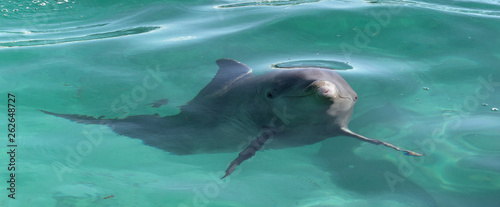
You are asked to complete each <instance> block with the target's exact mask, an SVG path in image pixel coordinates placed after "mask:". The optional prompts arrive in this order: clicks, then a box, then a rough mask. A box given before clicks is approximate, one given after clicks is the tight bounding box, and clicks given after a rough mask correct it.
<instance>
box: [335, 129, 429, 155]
mask: <svg viewBox="0 0 500 207" xmlns="http://www.w3.org/2000/svg"><path fill="white" fill-rule="evenodd" d="M342 131H343V132H344V135H346V136H349V137H354V138H356V139H359V140H361V141H363V142H368V143H372V144H374V145H384V146H386V147H390V148H392V149H395V150H397V151H401V152H403V153H404V154H405V155H411V156H423V155H424V154H420V153H417V152H413V151H409V150H404V149H401V148H399V147H397V146H395V145H393V144H391V143H387V142H384V141H380V140H378V139H370V138H368V137H365V136H363V135H359V134H356V133H354V132H352V131H351V130H349V129H348V128H342Z"/></svg>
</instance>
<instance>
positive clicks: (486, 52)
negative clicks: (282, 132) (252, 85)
mask: <svg viewBox="0 0 500 207" xmlns="http://www.w3.org/2000/svg"><path fill="white" fill-rule="evenodd" d="M220 58H231V59H235V60H237V61H240V62H242V63H244V64H246V65H248V66H249V67H251V68H252V69H253V72H254V73H256V74H265V73H266V72H269V71H270V70H273V69H272V66H273V65H274V66H276V65H278V66H279V65H280V64H281V65H285V66H290V65H291V66H301V65H315V66H321V67H328V68H332V69H335V70H337V71H338V73H339V74H340V75H341V76H342V77H344V78H345V79H346V80H347V82H349V84H350V85H351V86H352V88H353V89H354V90H355V91H356V93H357V94H358V96H359V99H358V101H357V103H356V107H355V108H354V114H353V116H352V119H351V122H350V124H349V127H350V128H351V129H352V130H353V131H356V132H359V133H360V134H363V135H366V136H369V137H374V138H378V139H381V140H384V141H387V142H390V143H393V144H396V145H398V146H401V147H403V148H405V149H409V150H414V151H417V152H421V153H424V154H425V156H423V157H409V156H405V155H403V154H402V153H399V152H396V151H394V150H391V149H388V148H385V147H379V146H375V145H371V144H368V143H361V142H359V141H357V140H354V139H351V138H346V137H334V138H330V139H328V140H325V141H323V142H320V143H317V144H314V145H308V146H303V147H296V148H286V149H276V150H271V149H269V150H263V151H261V152H257V153H256V155H255V156H254V157H253V158H252V159H250V160H248V161H246V162H244V163H243V164H242V165H240V166H239V167H238V168H237V169H238V170H237V171H235V173H233V174H232V175H231V176H229V177H228V178H226V179H223V180H221V179H219V178H220V177H221V175H223V172H224V170H225V169H226V167H227V166H228V165H229V163H230V162H231V161H232V160H233V159H234V158H235V157H236V156H237V154H238V152H234V153H214V154H196V155H175V154H173V153H170V152H166V151H162V150H160V149H157V148H154V147H150V146H147V145H144V144H143V143H142V142H141V141H140V140H138V139H133V138H129V137H126V136H121V135H118V134H116V133H114V132H113V131H112V130H111V129H109V128H107V127H103V126H99V125H85V124H79V123H76V122H71V121H69V120H67V119H62V118H59V117H55V116H51V115H49V114H45V113H43V112H41V111H40V110H45V111H50V112H56V113H62V114H81V115H88V116H94V117H100V116H105V117H109V118H123V117H125V116H131V115H145V114H149V115H152V114H156V113H157V114H159V115H160V116H170V115H175V114H177V113H179V111H180V109H179V107H180V106H182V105H184V104H186V103H187V102H189V101H190V100H191V99H192V98H193V97H195V96H196V95H197V94H198V92H199V91H200V90H201V89H202V88H203V87H204V86H205V85H207V84H208V83H209V82H210V81H211V80H212V78H213V77H214V75H215V74H216V73H217V70H218V67H217V65H216V64H215V61H216V60H217V59H220ZM154 74H157V75H156V76H154ZM158 74H160V75H158ZM151 77H157V79H155V80H156V81H157V83H158V84H155V85H154V87H145V85H144V84H145V80H146V79H151ZM149 86H151V85H149ZM0 90H1V92H0V94H1V96H2V98H1V99H2V100H0V105H1V106H0V109H1V110H0V111H1V112H0V125H1V126H0V135H1V136H0V183H2V184H1V185H0V206H6V207H27V206H37V207H53V206H54V207H84V206H93V207H94V206H109V207H111V206H113V207H118V206H120V207H122V206H123V207H129V206H130V207H132V206H137V207H143V206H162V207H163V206H166V207H170V206H173V207H188V206H189V207H190V206H207V207H215V206H217V207H246V206H249V207H253V206H263V207H290V206H298V207H326V206H338V207H340V206H342V207H372V206H384V207H408V206H411V207H413V206H414V207H426V206H439V207H466V206H471V207H472V206H473V207H497V206H500V136H499V135H500V111H498V109H499V108H500V1H499V0H448V1H438V0H370V1H368V0H264V1H252V0H232V1H231V0H213V1H208V0H207V1H166V0H165V1H159V0H150V1H128V0H121V1H116V0H104V1H96V0H86V1H80V0H32V1H29V0H27V1H18V0H1V1H0ZM8 99H15V103H14V102H12V101H8ZM125 99H129V100H131V101H129V102H125V101H123V100H125ZM157 100H163V102H162V103H161V104H159V105H156V107H153V106H155V105H154V104H153V105H151V103H155V102H156V101H157ZM9 104H11V105H9ZM14 107H15V114H14V113H9V108H14ZM10 112H12V110H11V111H10ZM12 118H15V127H14V126H9V124H12V123H14V122H13V120H12ZM13 128H14V130H12V129H13ZM193 130H196V129H193ZM12 131H14V132H12ZM8 134H15V139H13V140H10V138H13V137H12V135H8ZM311 136H314V134H312V135H311ZM101 138H102V139H101ZM214 139H216V137H214ZM12 150H14V151H15V153H13V152H12ZM11 167H15V170H13V169H11ZM13 175H14V177H12V176H13ZM12 179H14V180H15V181H14V180H12ZM13 185H14V186H13ZM13 198H15V199H13Z"/></svg>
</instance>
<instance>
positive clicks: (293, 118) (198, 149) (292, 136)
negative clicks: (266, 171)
mask: <svg viewBox="0 0 500 207" xmlns="http://www.w3.org/2000/svg"><path fill="white" fill-rule="evenodd" d="M217 64H218V65H219V68H220V69H219V71H218V72H217V74H216V75H215V77H214V78H213V79H212V81H211V82H210V83H209V84H208V85H207V86H205V88H203V89H202V90H201V91H200V92H199V94H198V95H197V96H196V97H195V98H193V100H191V101H190V102H189V103H187V104H186V105H184V106H182V107H181V112H180V113H179V114H177V115H174V116H165V117H160V116H158V115H138V116H129V117H126V118H124V119H104V118H102V117H100V118H94V117H89V116H83V115H75V114H57V113H52V112H47V111H43V110H42V111H43V112H45V113H47V114H51V115H54V116H58V117H63V118H66V119H70V120H72V121H75V122H78V123H84V124H103V125H107V126H109V127H110V128H111V129H112V130H113V131H115V132H116V133H118V134H120V135H125V136H128V137H132V138H137V139H141V140H143V143H144V144H146V145H149V146H152V147H156V148H159V149H162V150H165V151H168V152H172V153H175V154H178V155H188V154H200V153H223V152H238V151H240V153H239V155H238V157H237V158H236V159H235V160H233V161H232V162H231V164H230V165H229V167H228V168H227V170H226V175H225V176H224V177H226V176H228V175H230V174H231V173H232V172H233V170H234V169H235V167H236V166H238V165H239V164H241V163H242V162H243V161H245V160H246V159H248V158H250V157H252V156H253V155H254V154H255V153H256V152H257V151H259V150H260V149H261V148H262V147H263V146H264V144H265V146H266V148H267V149H278V148H288V147H299V146H304V145H310V144H314V143H317V142H320V141H322V140H325V139H327V138H330V137H335V136H349V137H353V138H356V139H359V140H361V141H365V142H369V143H372V144H375V145H384V146H387V147H390V148H393V149H395V150H398V151H403V152H404V153H405V154H406V155H412V156H422V154H419V153H416V152H412V151H407V150H403V149H400V148H399V147H396V146H394V145H392V144H390V143H387V142H383V141H380V140H376V139H370V138H367V137H364V136H362V135H359V134H356V133H354V132H352V131H350V130H349V129H348V128H347V125H348V123H349V120H350V119H351V115H352V111H353V108H354V103H356V100H357V99H358V96H357V94H356V92H354V90H353V89H352V88H351V86H349V84H348V83H347V82H346V81H345V80H344V79H343V78H342V77H341V76H340V75H339V74H338V73H336V72H335V71H333V70H328V69H321V68H290V69H274V70H272V71H271V72H269V73H266V74H263V75H254V74H253V73H252V70H251V69H250V68H249V67H247V66H246V65H244V64H242V63H239V62H237V61H235V60H230V59H220V60H217ZM245 147H246V148H245ZM224 177H223V178H224Z"/></svg>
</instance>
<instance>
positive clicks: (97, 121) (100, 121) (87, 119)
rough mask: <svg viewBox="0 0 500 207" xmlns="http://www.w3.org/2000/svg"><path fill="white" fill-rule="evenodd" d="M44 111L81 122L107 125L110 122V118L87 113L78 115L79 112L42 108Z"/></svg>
mask: <svg viewBox="0 0 500 207" xmlns="http://www.w3.org/2000/svg"><path fill="white" fill-rule="evenodd" d="M40 111H41V112H43V113H46V114H50V115H53V116H57V117H61V118H65V119H69V120H71V121H74V122H77V123H80V124H102V125H106V124H107V123H109V121H110V119H103V117H102V116H101V117H99V118H95V117H92V116H86V115H78V114H58V113H54V112H50V111H45V110H40Z"/></svg>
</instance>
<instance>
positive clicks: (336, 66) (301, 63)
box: [272, 60, 353, 70]
mask: <svg viewBox="0 0 500 207" xmlns="http://www.w3.org/2000/svg"><path fill="white" fill-rule="evenodd" d="M272 67H273V68H277V69H292V68H305V67H312V68H325V69H333V70H350V69H352V68H353V67H352V66H351V65H349V64H348V63H344V62H339V61H334V60H297V61H288V62H283V63H277V64H274V65H272Z"/></svg>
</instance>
